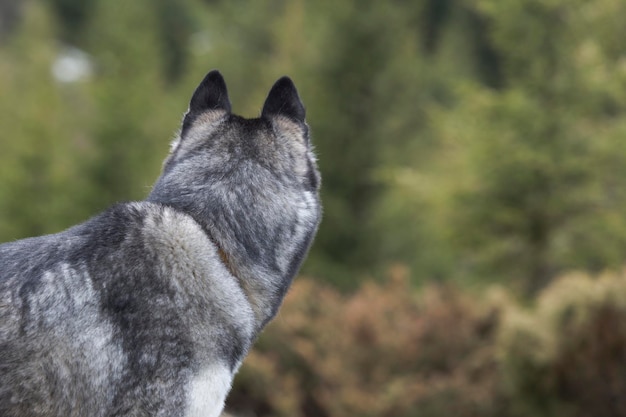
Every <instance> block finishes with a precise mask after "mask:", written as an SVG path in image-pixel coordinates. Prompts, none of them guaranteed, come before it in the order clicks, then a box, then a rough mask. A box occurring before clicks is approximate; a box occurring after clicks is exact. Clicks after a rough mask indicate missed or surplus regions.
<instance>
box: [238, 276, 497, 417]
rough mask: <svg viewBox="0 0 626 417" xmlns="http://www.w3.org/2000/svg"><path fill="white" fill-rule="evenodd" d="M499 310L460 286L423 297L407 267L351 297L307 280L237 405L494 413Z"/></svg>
mask: <svg viewBox="0 0 626 417" xmlns="http://www.w3.org/2000/svg"><path fill="white" fill-rule="evenodd" d="M498 317H499V315H498V313H497V312H496V311H495V310H493V309H490V308H485V307H481V306H479V305H478V304H477V303H475V302H470V300H469V299H468V298H466V297H464V296H462V295H461V294H460V293H459V292H458V291H457V290H455V289H453V288H447V287H437V286H432V287H429V288H427V289H425V290H424V291H423V293H421V294H420V295H419V296H416V294H415V292H414V291H413V290H412V289H411V288H410V285H409V283H408V279H407V276H406V271H404V270H403V269H402V268H396V269H395V270H393V271H392V273H391V274H390V278H389V280H388V281H387V282H386V283H385V284H383V285H380V284H375V283H366V284H364V285H363V286H362V287H361V289H360V290H359V291H358V292H357V293H355V294H353V295H351V296H343V295H341V294H339V293H338V292H336V291H335V290H332V289H330V288H329V287H326V286H323V285H320V284H318V283H315V282H313V281H311V280H306V279H300V280H298V281H297V282H296V283H295V284H294V286H293V288H292V290H291V292H290V294H289V296H288V298H287V299H286V301H285V305H284V306H283V307H282V309H281V313H280V315H279V316H278V317H277V319H276V320H275V321H274V322H273V324H271V325H270V326H269V327H268V329H267V331H266V332H265V333H264V335H263V336H262V338H261V340H260V341H259V343H258V345H257V348H256V349H255V351H254V352H252V353H251V355H250V356H249V357H248V359H247V360H246V363H245V365H244V366H243V368H242V370H241V372H240V374H239V375H238V377H237V379H236V382H235V386H234V390H233V393H232V394H231V397H230V399H229V404H230V406H231V408H232V409H234V410H237V412H238V414H240V415H246V412H248V414H251V415H257V416H293V417H297V416H300V417H324V416H332V417H343V416H346V417H347V416H398V417H401V416H452V415H454V416H459V417H463V416H489V415H495V414H494V413H495V411H494V410H496V408H497V406H498V401H499V399H498V395H497V391H498V389H497V387H496V379H497V373H496V364H495V361H494V357H495V356H494V354H493V347H494V343H493V340H494V337H495V331H496V329H497V321H498ZM252 410H253V413H250V411H252Z"/></svg>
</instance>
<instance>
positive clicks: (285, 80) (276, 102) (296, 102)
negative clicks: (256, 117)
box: [261, 77, 305, 123]
mask: <svg viewBox="0 0 626 417" xmlns="http://www.w3.org/2000/svg"><path fill="white" fill-rule="evenodd" d="M277 115H279V116H286V117H288V118H290V119H292V120H294V121H297V122H300V123H304V117H305V110H304V105H303V104H302V101H300V97H299V96H298V90H296V86H295V85H294V84H293V81H291V79H290V78H289V77H282V78H281V79H279V80H278V81H276V83H275V84H274V86H273V87H272V89H271V90H270V92H269V94H268V95H267V99H265V104H264V105H263V111H262V112H261V117H264V118H268V117H270V116H277Z"/></svg>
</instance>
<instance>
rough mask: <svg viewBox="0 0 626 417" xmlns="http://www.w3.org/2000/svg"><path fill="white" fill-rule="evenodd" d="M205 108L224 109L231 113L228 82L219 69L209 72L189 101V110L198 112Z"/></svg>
mask: <svg viewBox="0 0 626 417" xmlns="http://www.w3.org/2000/svg"><path fill="white" fill-rule="evenodd" d="M205 110H224V111H226V112H227V113H230V100H229V99H228V90H227V89H226V82H224V78H223V77H222V74H220V72H219V71H217V70H213V71H211V72H209V73H208V74H207V75H206V76H205V77H204V79H203V80H202V82H201V83H200V85H199V86H198V88H196V91H195V92H194V93H193V96H192V97H191V101H190V102H189V112H190V113H196V112H201V111H205Z"/></svg>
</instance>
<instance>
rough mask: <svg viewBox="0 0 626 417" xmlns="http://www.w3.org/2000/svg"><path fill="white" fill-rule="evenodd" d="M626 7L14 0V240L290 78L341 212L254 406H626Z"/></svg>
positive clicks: (525, 0)
mask: <svg viewBox="0 0 626 417" xmlns="http://www.w3.org/2000/svg"><path fill="white" fill-rule="evenodd" d="M625 17H626V2H624V1H622V0H411V1H408V0H390V1H386V2H383V1H374V0H360V1H357V0H340V1H337V0H333V1H331V0H317V1H307V0H290V1H287V0H265V1H258V2H252V1H243V0H230V1H225V0H151V1H150V0H132V1H123V0H39V1H36V0H0V127H1V130H0V241H8V240H13V239H18V238H23V237H27V236H32V235H38V234H44V233H52V232H56V231H59V230H61V229H63V228H66V227H68V226H70V225H72V224H75V223H78V222H81V221H83V220H85V219H87V218H88V217H90V216H91V215H93V214H95V213H97V212H98V211H100V210H102V209H104V208H106V207H107V206H109V205H111V204H112V203H114V202H116V201H122V200H134V199H142V198H143V197H145V196H146V195H147V193H148V191H149V189H150V186H151V184H152V182H153V181H154V180H155V179H156V177H157V176H158V174H159V171H160V167H161V161H162V159H163V158H164V157H165V155H166V153H167V150H168V144H169V142H170V140H171V139H172V137H173V135H174V132H175V131H176V129H177V128H178V125H179V123H180V120H181V117H182V114H183V113H184V111H185V110H186V107H187V103H188V100H189V98H190V96H191V93H192V92H193V89H194V88H195V86H196V85H197V84H198V82H199V81H200V80H201V79H202V77H203V76H204V74H205V73H206V72H207V71H208V70H210V69H213V68H217V69H219V70H220V71H221V72H222V74H223V75H224V77H225V78H226V81H227V83H228V87H229V90H230V94H231V101H232V103H233V110H234V112H236V113H238V114H241V115H243V116H246V117H253V116H256V115H258V114H259V111H260V108H261V105H262V103H263V100H264V98H265V95H266V94H267V92H268V90H269V88H270V87H271V85H272V83H273V82H274V81H275V80H276V79H277V78H278V77H280V76H282V75H285V74H287V75H289V76H291V77H292V78H293V79H294V81H295V83H296V85H297V86H298V89H299V91H300V94H301V97H302V99H303V101H304V103H305V105H306V106H307V118H308V121H309V124H310V126H311V128H312V132H313V141H314V143H315V145H316V148H317V153H318V156H319V163H320V168H321V171H322V176H323V192H322V197H323V202H324V208H325V213H324V219H323V222H322V226H321V229H320V232H319V234H318V237H317V240H316V242H315V245H314V247H313V249H312V251H311V254H310V257H309V259H308V261H307V262H306V264H305V265H304V268H303V271H302V272H303V275H304V276H305V277H308V278H304V277H302V278H299V279H298V280H297V281H296V283H295V285H294V288H293V290H292V291H291V293H290V295H289V296H288V299H287V300H286V303H285V306H284V308H283V310H282V311H281V313H280V314H279V316H278V318H277V319H276V320H275V322H274V323H273V324H272V325H270V326H269V328H268V330H267V332H266V333H265V334H264V335H263V337H262V338H261V340H260V341H259V344H258V346H257V348H255V350H254V351H253V352H252V353H251V355H250V357H249V358H248V360H247V361H246V363H245V364H244V366H243V368H242V370H241V372H240V374H239V375H238V377H237V378H236V381H235V387H234V390H233V392H232V395H231V397H230V399H229V402H228V406H229V409H230V410H231V412H232V413H234V414H235V415H238V416H276V417H279V416H280V417H282V416H301V417H335V416H400V417H403V416H406V417H409V416H414V417H429V416H433V417H435V416H460V417H464V416H467V417H469V416H494V417H495V416H501V417H506V416H511V417H514V416H519V417H522V416H533V417H541V416H560V417H561V416H565V417H567V416H572V417H577V416H581V417H582V416H603V417H612V416H616V417H617V416H626V396H625V395H624V393H626V274H625V273H624V271H623V268H624V263H625V261H626V43H624V36H626V25H625V22H626V20H625Z"/></svg>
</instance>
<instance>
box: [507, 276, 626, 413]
mask: <svg viewBox="0 0 626 417" xmlns="http://www.w3.org/2000/svg"><path fill="white" fill-rule="evenodd" d="M500 346H501V349H502V350H501V361H502V370H503V373H504V375H505V376H506V381H507V383H508V388H509V390H510V392H511V395H512V398H513V399H515V406H516V408H517V409H518V410H520V412H521V413H523V414H527V415H534V416H563V417H566V416H574V417H583V416H603V417H623V416H626V394H625V393H626V276H625V275H624V274H605V275H603V276H600V277H598V278H593V277H589V276H587V275H582V274H577V275H569V276H565V277H563V278H561V279H559V280H558V281H556V282H555V283H554V284H552V285H551V286H550V287H549V288H548V289H546V290H545V291H544V292H543V293H542V294H541V295H540V297H539V299H538V302H537V306H536V309H535V310H534V311H532V312H526V313H524V312H520V311H514V310H512V311H511V312H510V314H508V316H507V319H506V321H505V324H504V326H503V329H502V332H501V338H500Z"/></svg>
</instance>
